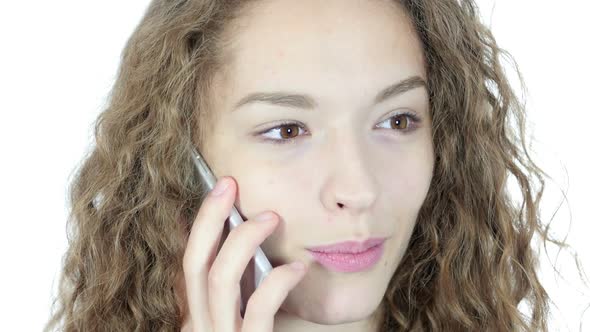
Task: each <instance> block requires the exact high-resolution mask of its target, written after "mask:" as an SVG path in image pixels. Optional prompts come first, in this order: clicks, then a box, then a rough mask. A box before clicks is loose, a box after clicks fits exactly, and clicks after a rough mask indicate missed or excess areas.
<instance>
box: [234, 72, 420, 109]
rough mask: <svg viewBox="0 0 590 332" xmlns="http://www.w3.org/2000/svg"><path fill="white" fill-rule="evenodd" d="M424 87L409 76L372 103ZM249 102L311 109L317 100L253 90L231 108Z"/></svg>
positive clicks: (383, 92) (382, 92)
mask: <svg viewBox="0 0 590 332" xmlns="http://www.w3.org/2000/svg"><path fill="white" fill-rule="evenodd" d="M419 87H424V88H426V89H428V85H427V83H426V81H425V80H424V79H422V78H421V77H420V76H411V77H408V78H405V79H403V80H401V81H399V82H397V83H394V84H391V85H389V86H387V87H385V88H384V89H383V90H381V91H380V92H379V93H377V95H376V96H375V98H374V100H373V103H374V104H379V103H381V102H383V101H385V100H386V99H389V98H393V97H395V96H398V95H400V94H402V93H404V92H406V91H409V90H412V89H416V88H419ZM250 103H266V104H271V105H275V106H284V107H291V108H297V109H304V110H311V109H313V108H315V107H317V102H316V101H315V100H314V99H313V98H312V97H311V96H309V95H306V94H293V93H287V92H281V91H278V92H254V93H250V94H248V95H247V96H245V97H243V98H242V99H240V100H239V101H238V102H237V103H236V104H235V106H234V108H233V110H236V109H237V108H239V107H242V106H244V105H246V104H250Z"/></svg>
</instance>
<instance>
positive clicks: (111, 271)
mask: <svg viewBox="0 0 590 332" xmlns="http://www.w3.org/2000/svg"><path fill="white" fill-rule="evenodd" d="M396 2H397V3H398V4H400V5H401V6H402V7H403V8H404V9H405V10H406V12H407V13H406V14H407V15H408V17H409V18H410V19H411V21H412V22H413V24H414V27H415V29H416V32H417V35H418V36H419V38H420V42H421V46H422V48H423V51H424V54H425V59H426V66H427V68H426V69H427V79H428V86H429V87H430V91H429V102H430V110H431V115H432V124H433V132H432V135H433V137H432V138H433V143H434V151H435V157H436V159H435V167H434V174H433V178H432V182H431V184H430V188H429V191H428V194H427V197H426V199H425V201H424V204H423V206H422V207H421V209H420V211H419V215H418V219H417V221H416V227H415V228H414V232H413V234H412V236H411V239H410V242H409V245H408V248H407V251H406V252H405V255H404V256H403V259H402V261H401V263H400V265H399V267H398V268H397V270H396V272H395V274H394V275H393V277H392V279H391V282H390V283H389V285H388V288H387V291H386V293H385V296H384V298H383V301H382V303H381V305H380V307H379V315H378V318H379V320H378V322H379V324H380V325H379V326H380V330H381V331H392V330H395V331H426V330H428V331H515V330H526V331H541V330H542V331H546V330H547V316H548V312H549V311H548V301H549V297H548V294H547V292H546V291H545V289H544V288H543V286H542V284H541V283H540V280H539V276H538V273H537V266H538V258H537V256H536V255H535V251H534V250H533V236H534V235H535V234H538V235H539V237H540V238H541V239H542V240H543V241H551V242H553V243H557V242H555V240H553V239H551V238H550V237H549V236H548V232H547V230H548V226H547V227H545V228H544V225H543V224H542V222H541V220H540V216H539V200H540V198H541V196H542V194H543V188H544V177H548V175H547V174H546V173H545V172H544V171H543V170H542V169H541V168H539V167H538V165H536V164H535V163H534V161H533V160H532V158H531V157H530V155H529V152H528V149H530V148H529V147H528V146H527V144H526V133H525V132H526V126H525V125H526V122H525V121H526V113H525V107H524V104H523V103H522V102H521V101H520V100H519V99H518V98H517V95H516V94H515V92H514V90H513V88H512V87H511V85H510V84H509V82H508V79H507V76H506V74H505V72H504V68H503V67H502V65H501V63H500V60H501V57H502V56H507V57H508V58H511V56H510V54H509V53H508V52H507V51H505V50H503V49H501V48H500V47H499V46H498V45H497V43H496V41H495V39H494V37H493V35H492V33H491V31H490V30H489V29H488V28H487V27H486V26H485V25H484V24H482V23H481V22H480V16H479V10H478V8H477V6H476V4H475V3H474V1H473V0H437V1H429V0H397V1H396ZM245 3H247V2H246V1H232V0H192V1H189V0H152V2H151V3H150V5H149V7H148V9H147V10H146V12H145V13H144V16H143V18H142V20H141V22H140V23H139V25H138V26H137V28H136V29H135V31H134V32H133V34H132V35H131V37H130V38H129V40H128V42H127V44H126V46H125V48H124V50H123V52H122V54H121V63H120V67H119V70H118V72H117V78H116V81H115V83H114V86H113V88H112V90H111V92H110V94H109V98H108V104H107V106H106V107H105V109H104V110H103V112H101V114H100V115H99V116H98V119H97V121H96V123H95V127H94V135H95V138H96V146H95V147H93V148H92V150H91V151H90V152H89V154H88V155H86V156H84V160H83V163H82V164H81V165H80V167H79V169H78V170H77V171H76V174H75V178H74V179H73V181H72V182H71V184H70V187H69V189H70V197H69V200H70V202H69V204H70V206H71V210H70V214H69V217H68V221H67V226H68V241H69V247H68V250H67V252H66V253H65V255H64V257H63V271H62V275H61V277H60V284H59V294H58V296H57V298H56V299H55V300H54V306H55V305H56V303H57V302H59V304H60V305H59V307H58V308H57V309H56V310H54V312H52V316H51V318H50V320H49V321H48V323H47V325H46V326H45V330H46V331H49V330H50V329H51V328H54V327H55V326H58V325H59V326H60V327H61V329H63V331H98V330H101V331H131V330H133V331H178V330H179V329H180V324H181V310H182V309H181V308H180V306H179V301H180V299H179V297H178V295H177V294H176V293H175V290H174V284H175V280H177V278H178V276H179V275H180V274H181V273H182V257H183V253H184V249H185V247H184V245H185V243H186V242H185V241H183V239H186V238H187V233H188V230H189V229H190V227H191V222H192V220H193V219H194V217H195V216H196V213H197V212H198V208H199V206H200V204H201V203H202V200H203V198H204V195H205V191H204V186H203V185H202V184H201V183H200V182H199V177H198V176H197V174H196V173H195V172H196V171H195V169H194V166H193V164H192V162H191V159H190V149H191V146H196V147H197V148H201V147H204V142H205V137H207V128H208V126H207V124H208V123H211V122H210V121H211V120H212V117H213V116H215V114H214V113H213V112H212V111H211V110H212V109H213V108H212V107H211V106H212V101H211V100H212V98H214V94H213V93H212V88H211V86H212V80H213V77H214V76H215V75H216V74H218V73H220V72H221V71H223V70H225V67H224V64H226V63H227V61H228V57H230V56H231V53H230V52H229V50H228V47H227V45H228V44H227V43H226V41H227V40H228V39H227V38H226V37H227V36H226V34H228V33H230V31H229V30H230V29H229V27H230V23H231V22H232V21H233V20H234V19H236V18H238V17H239V16H240V14H241V13H242V11H241V10H242V9H243V8H244V7H245V5H244V4H245ZM514 65H515V68H516V71H517V73H518V75H519V76H518V77H519V79H520V80H521V83H522V81H523V79H522V77H521V75H520V72H519V71H518V66H517V65H516V63H514ZM510 177H513V178H514V179H515V180H516V181H517V184H518V188H519V189H520V193H521V195H522V197H521V198H522V204H520V206H518V204H515V203H514V201H513V200H512V199H511V197H510V195H509V192H508V185H507V184H508V180H509V178H510ZM537 182H538V183H537ZM536 183H537V184H538V186H537V187H536V186H535V184H536ZM559 244H561V243H559ZM525 302H526V303H527V304H528V305H529V306H530V315H526V314H525V313H523V312H522V311H521V310H519V308H518V306H519V305H520V304H522V303H525Z"/></svg>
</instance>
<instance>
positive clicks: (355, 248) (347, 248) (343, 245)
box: [307, 237, 386, 254]
mask: <svg viewBox="0 0 590 332" xmlns="http://www.w3.org/2000/svg"><path fill="white" fill-rule="evenodd" d="M385 239H386V238H384V237H374V238H370V239H367V240H365V241H360V242H359V241H344V242H339V243H334V244H329V245H323V246H317V247H310V248H307V250H309V251H314V252H324V253H337V254H342V253H348V254H355V253H360V252H363V251H366V250H367V249H369V248H371V247H374V246H376V245H379V244H382V243H383V241H385Z"/></svg>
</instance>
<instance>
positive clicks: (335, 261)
mask: <svg viewBox="0 0 590 332" xmlns="http://www.w3.org/2000/svg"><path fill="white" fill-rule="evenodd" d="M384 241H385V239H384V238H378V239H377V238H374V239H369V240H367V241H364V242H355V241H347V242H341V243H336V244H333V245H328V246H320V247H313V248H309V249H308V250H309V252H310V253H311V256H312V257H313V258H314V259H315V261H317V262H318V263H319V264H321V265H322V266H324V267H325V268H327V269H329V270H332V271H335V272H361V271H365V270H368V269H370V268H371V267H373V266H374V265H375V264H377V262H379V260H380V259H381V256H383V247H384V245H383V242H384Z"/></svg>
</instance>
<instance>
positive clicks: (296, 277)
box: [242, 264, 307, 332]
mask: <svg viewBox="0 0 590 332" xmlns="http://www.w3.org/2000/svg"><path fill="white" fill-rule="evenodd" d="M306 272H307V267H306V266H305V265H303V267H302V269H295V268H294V267H293V266H291V265H290V264H285V265H281V266H278V267H275V268H274V269H273V270H272V271H271V273H269V275H268V276H267V277H266V278H265V279H264V280H263V281H262V283H261V284H260V286H259V287H258V289H256V291H255V292H254V293H253V294H252V296H250V299H249V300H248V303H247V304H246V312H245V314H244V320H243V322H242V332H259V331H263V332H267V331H268V332H271V331H272V330H273V328H274V318H275V315H276V313H277V311H279V308H280V307H281V304H283V302H284V301H285V299H286V298H287V295H288V294H289V292H290V291H291V290H292V289H293V288H295V286H297V284H298V283H299V282H300V281H301V279H303V276H305V273H306Z"/></svg>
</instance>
